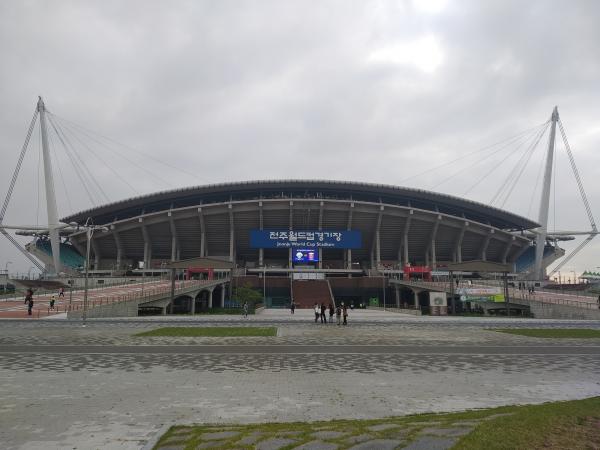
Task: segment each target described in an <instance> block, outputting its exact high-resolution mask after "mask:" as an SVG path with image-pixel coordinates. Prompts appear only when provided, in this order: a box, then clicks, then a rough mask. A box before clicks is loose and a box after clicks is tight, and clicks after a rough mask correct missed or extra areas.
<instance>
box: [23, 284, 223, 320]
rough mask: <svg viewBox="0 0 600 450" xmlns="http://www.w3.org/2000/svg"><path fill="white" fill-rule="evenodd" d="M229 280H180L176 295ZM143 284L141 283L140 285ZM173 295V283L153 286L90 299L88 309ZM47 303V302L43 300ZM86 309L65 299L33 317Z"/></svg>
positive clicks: (81, 301) (39, 309)
mask: <svg viewBox="0 0 600 450" xmlns="http://www.w3.org/2000/svg"><path fill="white" fill-rule="evenodd" d="M228 281H229V279H228V278H215V279H213V280H179V281H176V282H175V293H176V294H178V293H179V294H181V292H182V291H186V290H190V289H196V288H200V287H203V286H206V285H211V284H214V283H215V282H217V283H220V282H228ZM140 284H141V283H140ZM170 293H171V283H166V284H164V285H161V286H153V287H147V288H145V289H144V291H141V290H139V291H131V292H127V293H124V294H115V295H107V296H102V297H100V298H95V299H88V304H87V309H88V311H89V310H91V309H93V308H95V307H98V306H102V305H110V304H117V303H123V302H130V301H134V300H136V301H139V300H142V301H143V300H145V299H146V300H148V301H150V300H152V299H154V298H155V297H157V296H160V295H165V294H170ZM42 301H43V302H46V301H47V300H42ZM83 309H84V303H83V299H77V300H76V301H73V303H69V302H68V300H67V297H66V296H65V297H64V300H62V303H59V304H56V306H55V307H54V308H53V309H51V308H50V306H49V305H44V306H42V307H37V308H36V307H35V306H34V309H33V314H32V316H35V317H36V318H39V317H47V316H50V315H55V314H60V313H68V312H70V311H82V310H83Z"/></svg>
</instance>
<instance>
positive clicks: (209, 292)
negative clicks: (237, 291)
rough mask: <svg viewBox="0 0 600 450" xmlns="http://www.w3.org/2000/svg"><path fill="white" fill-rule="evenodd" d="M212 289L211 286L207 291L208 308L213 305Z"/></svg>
mask: <svg viewBox="0 0 600 450" xmlns="http://www.w3.org/2000/svg"><path fill="white" fill-rule="evenodd" d="M213 291H214V288H212V289H211V290H210V291H208V308H209V309H211V308H212V307H213Z"/></svg>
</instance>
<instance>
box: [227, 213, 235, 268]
mask: <svg viewBox="0 0 600 450" xmlns="http://www.w3.org/2000/svg"><path fill="white" fill-rule="evenodd" d="M228 208H229V261H230V262H235V226H234V223H233V205H232V204H231V203H230V204H229V205H228Z"/></svg>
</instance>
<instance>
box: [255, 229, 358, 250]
mask: <svg viewBox="0 0 600 450" xmlns="http://www.w3.org/2000/svg"><path fill="white" fill-rule="evenodd" d="M361 244H362V236H361V232H360V231H354V230H343V231H338V230H333V231H313V230H309V231H291V230H250V247H252V248H305V249H310V248H342V249H348V248H361Z"/></svg>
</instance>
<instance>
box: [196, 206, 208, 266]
mask: <svg viewBox="0 0 600 450" xmlns="http://www.w3.org/2000/svg"><path fill="white" fill-rule="evenodd" d="M198 220H199V222H200V258H203V257H204V256H206V227H205V226H204V215H203V214H202V208H198Z"/></svg>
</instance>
